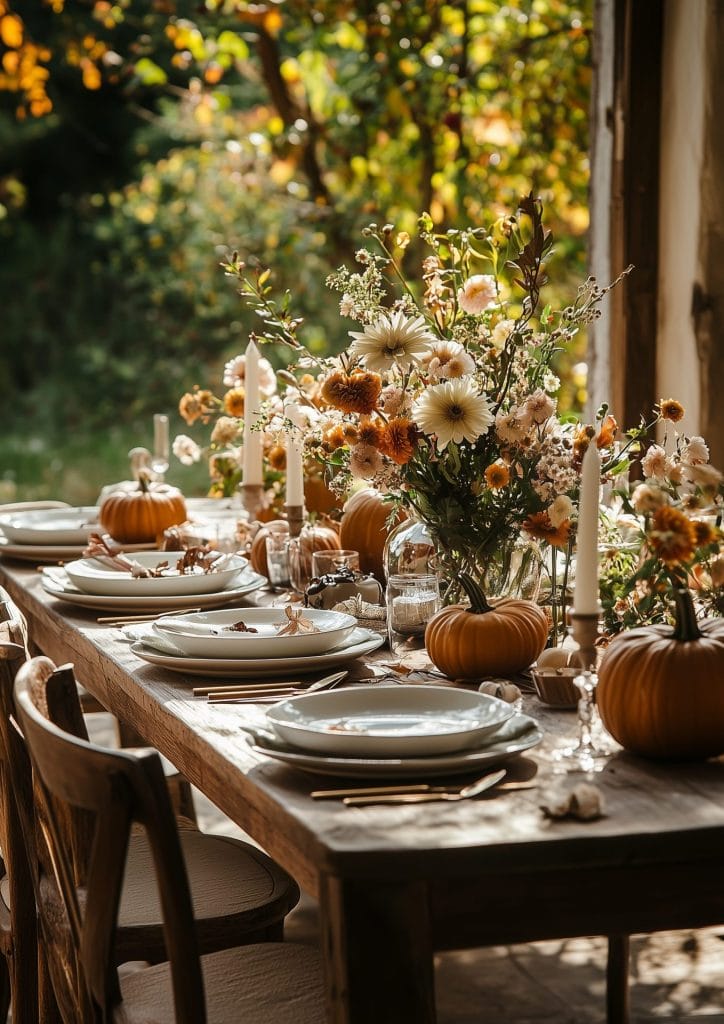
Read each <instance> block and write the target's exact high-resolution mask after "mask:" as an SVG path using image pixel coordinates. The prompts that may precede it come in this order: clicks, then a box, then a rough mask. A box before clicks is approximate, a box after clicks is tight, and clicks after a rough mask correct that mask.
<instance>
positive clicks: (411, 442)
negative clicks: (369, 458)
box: [381, 416, 417, 466]
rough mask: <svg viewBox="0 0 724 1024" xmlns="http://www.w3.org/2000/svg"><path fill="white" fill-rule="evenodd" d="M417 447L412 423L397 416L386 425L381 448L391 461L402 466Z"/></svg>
mask: <svg viewBox="0 0 724 1024" xmlns="http://www.w3.org/2000/svg"><path fill="white" fill-rule="evenodd" d="M416 447H417V429H416V427H415V424H414V423H411V422H410V420H408V419H405V418H404V417H403V416H398V417H397V418H396V419H394V420H390V422H389V423H388V424H387V425H386V427H385V429H384V432H383V435H382V442H381V448H382V451H383V452H384V453H385V455H387V456H388V457H389V458H390V459H392V461H393V462H396V463H397V465H398V466H404V465H405V464H406V463H408V462H409V461H410V459H411V458H412V456H413V455H414V454H415V448H416Z"/></svg>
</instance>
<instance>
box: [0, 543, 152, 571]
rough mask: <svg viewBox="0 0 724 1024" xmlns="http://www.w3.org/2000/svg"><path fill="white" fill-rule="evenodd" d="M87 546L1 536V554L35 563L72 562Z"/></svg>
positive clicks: (137, 547)
mask: <svg viewBox="0 0 724 1024" xmlns="http://www.w3.org/2000/svg"><path fill="white" fill-rule="evenodd" d="M86 547H87V545H85V544H82V545H79V544H11V543H10V542H9V541H8V540H7V538H6V537H2V536H0V555H4V556H5V557H6V558H14V559H17V560H19V561H21V562H33V563H34V564H35V565H42V564H47V563H51V564H56V563H58V562H70V561H72V560H73V559H74V558H80V557H81V556H82V555H83V552H84V551H85V549H86ZM155 547H156V545H155V544H124V546H123V550H124V552H126V553H128V552H136V551H148V549H149V548H155Z"/></svg>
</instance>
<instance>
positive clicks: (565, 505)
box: [547, 494, 573, 526]
mask: <svg viewBox="0 0 724 1024" xmlns="http://www.w3.org/2000/svg"><path fill="white" fill-rule="evenodd" d="M547 512H548V518H549V519H550V521H551V526H560V525H561V523H563V522H565V521H566V519H570V518H571V516H572V515H573V502H572V501H571V499H570V498H569V497H568V495H566V494H559V495H558V497H557V498H556V500H555V501H554V502H552V503H551V504H550V505H549V506H548V509H547Z"/></svg>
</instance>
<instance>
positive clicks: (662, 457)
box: [641, 444, 669, 480]
mask: <svg viewBox="0 0 724 1024" xmlns="http://www.w3.org/2000/svg"><path fill="white" fill-rule="evenodd" d="M668 468H669V460H668V459H667V457H666V452H665V451H664V449H663V448H662V447H661V445H660V444H652V445H651V447H650V448H649V450H648V451H647V452H646V454H645V455H644V457H643V459H642V460H641V469H642V470H643V474H644V476H645V477H646V478H647V479H650V478H653V479H655V480H664V479H665V478H666V473H667V470H668Z"/></svg>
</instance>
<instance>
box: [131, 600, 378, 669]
mask: <svg viewBox="0 0 724 1024" xmlns="http://www.w3.org/2000/svg"><path fill="white" fill-rule="evenodd" d="M298 611H299V612H301V614H302V615H303V617H304V618H305V619H306V620H307V621H309V622H311V623H312V625H313V627H314V630H313V631H309V632H307V631H304V632H293V631H292V632H288V633H287V632H281V631H282V630H283V629H284V627H285V626H287V625H288V624H289V622H290V619H289V617H288V616H287V614H286V612H285V610H284V609H283V608H235V609H226V610H224V611H209V612H195V613H191V614H186V615H184V614H179V615H174V616H173V617H168V618H160V619H157V620H156V622H154V623H153V624H152V626H151V627H145V628H142V629H136V628H129V629H127V630H126V631H125V632H126V635H127V636H129V638H130V639H135V641H136V642H135V643H134V644H133V646H132V650H133V652H134V653H135V654H137V655H138V656H139V657H140V658H143V659H144V660H145V661H148V662H150V663H151V664H154V665H162V666H163V667H164V668H169V669H171V670H173V671H175V672H183V673H184V674H186V675H205V676H219V677H224V678H238V679H244V678H253V679H256V678H260V677H269V676H277V675H284V674H287V673H294V674H299V675H303V674H305V673H310V672H316V671H317V670H319V669H322V668H329V667H334V666H336V665H342V664H345V663H346V662H349V661H352V660H354V658H358V657H360V655H362V654H369V653H370V652H371V651H373V650H376V648H378V647H380V646H381V644H382V643H383V639H382V637H380V636H379V635H378V634H376V633H372V632H370V631H369V630H366V629H359V628H358V627H357V621H356V619H355V618H354V617H353V616H351V615H343V614H342V613H341V612H332V611H326V610H323V609H312V608H299V609H298ZM232 627H233V628H232Z"/></svg>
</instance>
